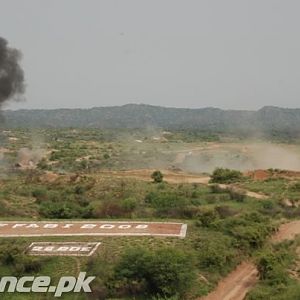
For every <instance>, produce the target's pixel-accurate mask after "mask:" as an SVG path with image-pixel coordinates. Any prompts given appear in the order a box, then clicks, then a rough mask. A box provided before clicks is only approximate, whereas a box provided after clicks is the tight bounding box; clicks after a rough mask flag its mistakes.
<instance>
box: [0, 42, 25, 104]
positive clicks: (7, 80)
mask: <svg viewBox="0 0 300 300" xmlns="http://www.w3.org/2000/svg"><path fill="white" fill-rule="evenodd" d="M21 57H22V55H21V52H20V51H19V50H17V49H14V48H10V47H9V46H8V42H7V41H6V40H5V39H4V38H2V37H0V108H1V106H2V105H3V103H5V102H6V101H9V100H17V99H18V98H19V97H20V95H22V94H23V93H24V92H25V84H24V72H23V70H22V68H21V67H20V65H19V62H20V60H21Z"/></svg>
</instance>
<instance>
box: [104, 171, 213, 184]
mask: <svg viewBox="0 0 300 300" xmlns="http://www.w3.org/2000/svg"><path fill="white" fill-rule="evenodd" d="M154 171H155V170H154V169H153V170H152V169H138V170H126V171H102V172H100V175H107V176H114V177H117V178H124V177H125V178H135V179H139V180H144V181H152V179H151V174H152V173H153V172H154ZM161 172H162V173H163V174H164V180H165V181H166V182H169V183H202V184H208V182H209V179H210V177H208V176H201V175H196V174H195V175H194V174H187V173H183V172H172V171H170V170H162V171H161Z"/></svg>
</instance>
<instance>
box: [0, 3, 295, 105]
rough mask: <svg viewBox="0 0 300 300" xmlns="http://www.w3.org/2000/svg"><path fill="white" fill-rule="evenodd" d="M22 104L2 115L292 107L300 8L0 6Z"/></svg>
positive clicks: (277, 5) (281, 5) (1, 24)
mask: <svg viewBox="0 0 300 300" xmlns="http://www.w3.org/2000/svg"><path fill="white" fill-rule="evenodd" d="M0 5H1V6H0V36H2V37H4V38H6V39H7V40H8V41H9V44H10V46H11V47H15V48H18V49H20V50H21V51H22V53H23V59H22V66H23V69H24V71H25V75H26V85H27V90H26V94H25V98H26V101H22V102H18V103H10V104H9V105H7V106H6V107H5V108H6V109H20V108H22V109H23V108H26V109H27V108H43V109H52V108H90V107H99V106H114V105H124V104H127V103H144V104H151V105H160V106H169V107H189V108H202V107H219V108H223V109H249V110H256V109H259V108H261V107H263V106H267V105H274V106H281V107H291V108H293V107H299V104H298V103H299V99H300V84H299V80H300V18H299V11H300V1H299V0H226V1H224V0H26V1H22V0H1V2H0Z"/></svg>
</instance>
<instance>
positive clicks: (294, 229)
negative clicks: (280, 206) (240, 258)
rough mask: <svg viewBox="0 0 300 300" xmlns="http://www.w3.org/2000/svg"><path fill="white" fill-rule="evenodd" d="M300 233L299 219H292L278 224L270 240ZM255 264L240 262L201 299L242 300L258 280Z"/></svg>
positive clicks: (286, 237) (289, 237)
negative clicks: (276, 230)
mask: <svg viewBox="0 0 300 300" xmlns="http://www.w3.org/2000/svg"><path fill="white" fill-rule="evenodd" d="M298 234H300V221H293V222H290V223H286V224H283V225H281V226H280V228H279V230H278V232H277V233H276V234H275V235H274V236H273V238H272V241H274V242H277V243H278V242H282V241H283V240H291V239H294V238H295V236H296V235H298ZM257 275H258V271H257V269H256V266H255V265H254V264H253V263H250V262H242V263H241V264H240V265H239V266H238V267H237V268H236V269H235V270H234V271H232V272H231V273H230V274H229V275H228V276H227V277H226V278H224V279H223V280H221V281H220V282H219V284H218V286H217V288H216V289H215V290H214V291H213V292H211V293H210V294H209V295H208V296H206V297H202V298H200V299H201V300H243V299H244V298H245V296H246V294H247V293H248V291H249V290H250V289H251V288H253V286H254V285H255V284H256V282H257V281H258V277H257Z"/></svg>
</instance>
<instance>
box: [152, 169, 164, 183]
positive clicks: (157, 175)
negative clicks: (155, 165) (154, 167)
mask: <svg viewBox="0 0 300 300" xmlns="http://www.w3.org/2000/svg"><path fill="white" fill-rule="evenodd" d="M151 178H152V179H153V181H154V182H155V183H161V182H162V181H163V178H164V176H163V174H162V173H161V172H160V171H154V172H153V173H152V174H151Z"/></svg>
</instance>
